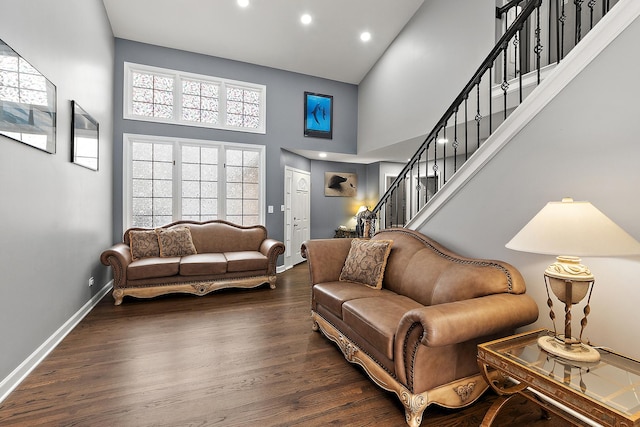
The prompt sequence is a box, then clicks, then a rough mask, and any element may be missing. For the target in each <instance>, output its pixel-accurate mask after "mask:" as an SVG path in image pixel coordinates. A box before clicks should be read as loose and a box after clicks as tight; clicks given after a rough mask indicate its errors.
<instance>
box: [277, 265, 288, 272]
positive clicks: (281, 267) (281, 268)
mask: <svg viewBox="0 0 640 427" xmlns="http://www.w3.org/2000/svg"><path fill="white" fill-rule="evenodd" d="M289 268H291V267H289ZM289 268H287V266H286V265H278V266H276V273H282V272H285V271H287V270H288V269H289Z"/></svg>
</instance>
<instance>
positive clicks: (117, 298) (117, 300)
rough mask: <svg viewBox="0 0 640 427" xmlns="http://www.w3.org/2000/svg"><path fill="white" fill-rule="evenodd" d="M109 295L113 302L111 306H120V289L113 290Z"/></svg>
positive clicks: (122, 293)
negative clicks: (111, 296)
mask: <svg viewBox="0 0 640 427" xmlns="http://www.w3.org/2000/svg"><path fill="white" fill-rule="evenodd" d="M111 295H113V299H114V300H115V302H114V303H113V305H120V304H122V299H123V298H124V291H123V290H122V289H114V290H113V293H112V294H111Z"/></svg>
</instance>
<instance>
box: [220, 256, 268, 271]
mask: <svg viewBox="0 0 640 427" xmlns="http://www.w3.org/2000/svg"><path fill="white" fill-rule="evenodd" d="M224 257H225V258H226V259H227V271H228V272H229V273H232V272H235V271H255V270H267V268H268V267H269V259H268V258H267V257H266V256H264V255H262V253H260V252H258V251H239V252H225V253H224Z"/></svg>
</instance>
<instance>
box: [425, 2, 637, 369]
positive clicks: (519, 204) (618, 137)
mask: <svg viewBox="0 0 640 427" xmlns="http://www.w3.org/2000/svg"><path fill="white" fill-rule="evenodd" d="M633 1H635V0H633ZM621 3H622V2H621ZM638 40H640V18H637V19H636V20H635V22H634V23H633V24H632V25H631V26H630V27H629V28H627V29H626V30H625V31H624V32H623V33H622V34H621V35H620V36H618V37H617V38H616V39H615V40H614V41H613V43H612V44H611V45H609V47H608V48H606V49H605V50H604V52H603V53H601V54H600V55H599V56H597V57H596V59H595V60H594V61H593V62H592V63H591V64H590V65H588V66H587V68H586V69H585V70H583V71H582V72H581V73H580V74H579V75H578V76H577V78H575V79H574V80H573V81H571V83H570V84H569V85H568V86H567V87H566V88H564V89H563V90H562V91H561V92H560V93H558V95H557V96H556V97H555V98H554V99H553V100H552V101H551V102H550V104H548V105H547V107H546V108H545V109H543V110H542V111H541V112H540V113H538V115H537V116H536V117H535V118H534V119H533V120H532V121H531V122H529V123H528V124H527V125H526V126H525V127H524V128H523V129H522V130H521V131H520V132H519V133H518V134H517V135H516V136H515V137H514V139H513V140H511V141H510V142H509V144H508V145H507V146H506V147H505V148H504V149H503V150H502V151H500V152H499V153H498V155H497V156H496V157H494V158H493V159H492V160H491V162H490V163H489V164H488V166H486V167H485V168H483V169H482V170H481V171H480V172H479V173H478V174H477V175H476V176H475V177H474V178H473V179H472V180H471V181H469V182H468V183H467V185H466V186H465V187H464V188H463V189H462V190H461V191H460V192H458V193H457V194H456V195H455V196H454V197H453V198H452V199H451V200H450V201H448V202H447V203H446V204H445V205H444V207H443V208H442V209H441V210H439V211H438V212H437V213H436V214H435V216H434V217H432V219H430V220H429V221H428V222H427V223H426V224H425V225H424V226H422V227H420V231H422V232H423V233H425V234H428V235H431V236H432V237H434V238H435V239H436V240H438V241H440V243H442V244H444V245H445V246H448V247H450V248H451V249H453V250H456V251H459V252H460V253H462V254H464V255H469V256H478V257H488V258H496V259H503V260H506V261H508V262H510V263H512V264H514V265H515V266H516V267H517V268H518V269H519V270H520V271H521V272H522V273H523V275H524V277H525V280H526V281H527V292H528V293H529V294H530V295H532V296H533V297H534V298H535V300H536V302H537V303H538V307H539V308H540V319H539V320H538V322H537V323H536V324H535V325H534V326H538V327H551V320H550V319H549V317H548V309H547V307H546V298H547V296H546V292H545V287H544V283H543V280H542V273H543V271H544V269H545V267H546V266H547V265H549V264H551V263H552V262H553V261H554V259H553V257H551V256H544V255H535V254H528V253H521V252H515V251H510V250H508V249H506V248H505V247H504V245H505V244H506V243H507V242H508V241H509V240H510V239H511V238H512V237H513V236H514V235H515V234H516V233H517V232H518V231H519V230H520V229H521V228H522V227H523V226H524V225H525V224H526V223H527V222H528V221H529V220H530V219H531V218H532V217H533V216H534V215H535V214H536V213H537V212H538V211H539V210H540V209H542V207H543V206H544V205H545V204H546V203H547V202H548V201H553V200H556V201H559V200H560V199H561V198H562V197H565V196H570V197H573V198H574V199H575V200H588V201H590V202H591V203H593V204H594V206H596V207H597V208H598V209H600V210H601V211H602V212H603V213H604V214H605V215H607V216H609V217H610V218H611V219H612V220H613V221H614V222H616V223H617V224H618V225H620V226H621V227H622V228H623V229H625V230H626V231H627V232H629V233H630V234H631V235H632V236H633V237H635V238H636V239H638V240H640V222H639V221H638V218H639V217H640V199H639V198H638V197H637V196H638V184H639V183H640V168H638V159H639V158H640V144H638V118H637V116H638V95H639V94H640V82H639V81H638V78H637V76H638V75H639V74H640V56H638V55H630V54H629V52H634V51H635V50H634V49H636V50H637V48H636V46H637V41H638ZM583 43H585V41H583ZM587 53H588V52H587ZM525 102H526V101H525ZM523 105H524V104H523ZM521 108H522V107H521ZM583 263H584V264H586V265H587V266H589V267H590V269H591V271H592V272H593V273H594V275H595V277H596V285H595V290H594V291H593V297H592V299H591V314H590V316H589V323H588V326H587V328H586V330H585V335H584V338H588V339H591V340H592V341H593V342H594V343H596V344H599V345H604V346H608V347H612V348H614V349H616V350H617V351H620V352H622V353H623V354H627V355H629V356H631V357H634V358H636V359H637V358H640V339H639V338H640V337H639V336H638V331H637V327H636V326H635V325H636V324H637V314H636V313H637V309H638V302H639V301H640V286H638V280H637V277H636V276H637V275H638V272H639V271H640V257H638V256H635V257H624V258H588V259H583ZM574 310H575V311H574V314H573V318H574V329H575V328H576V326H575V325H577V324H578V323H577V320H578V319H579V318H581V317H582V306H577V307H574ZM562 311H563V306H562V305H561V304H559V303H558V302H557V301H556V302H555V312H556V316H558V319H561V318H562V317H563V315H562ZM560 321H562V320H560ZM557 325H558V324H557ZM558 327H559V328H560V329H562V326H561V325H558Z"/></svg>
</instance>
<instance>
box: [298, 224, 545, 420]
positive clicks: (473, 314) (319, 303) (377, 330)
mask: <svg viewBox="0 0 640 427" xmlns="http://www.w3.org/2000/svg"><path fill="white" fill-rule="evenodd" d="M376 240H392V244H391V251H390V254H389V255H388V260H387V262H386V268H385V269H384V273H383V274H384V277H383V281H382V288H381V289H373V288H371V287H370V286H366V285H363V284H360V283H355V282H352V281H344V280H343V281H341V280H340V277H341V274H344V273H343V266H344V265H345V261H346V260H347V257H348V255H349V253H350V250H351V239H319V240H310V241H306V242H304V243H303V246H302V250H303V255H304V256H305V257H306V258H307V260H308V265H309V272H310V277H311V286H312V291H311V292H312V299H311V309H312V318H313V329H314V330H318V329H319V330H320V331H322V333H324V335H326V336H327V337H328V338H329V339H330V340H332V341H334V342H335V343H336V344H337V345H338V347H339V348H340V349H341V350H342V352H343V354H344V356H345V358H346V359H347V360H348V361H349V362H351V363H356V364H359V365H361V366H362V367H363V368H364V370H365V371H366V373H367V374H368V375H369V377H370V378H371V379H372V380H373V381H374V382H375V383H376V384H378V385H379V386H380V387H382V388H383V389H385V390H389V391H393V392H395V393H396V394H397V396H398V397H399V398H400V400H401V402H402V403H403V405H404V406H405V416H406V421H407V423H408V424H409V425H411V426H418V425H420V423H421V421H422V414H423V412H424V410H425V409H426V408H427V406H429V405H430V404H432V403H435V404H438V405H440V406H443V407H447V408H457V407H463V406H467V405H469V404H471V403H473V402H474V401H476V400H477V399H478V398H479V397H480V395H481V394H482V393H483V392H484V391H485V390H486V389H487V388H488V384H487V383H486V381H485V380H484V379H483V378H482V376H481V375H480V373H479V368H478V365H477V361H476V354H477V345H478V344H479V343H482V342H486V341H489V340H492V339H495V338H498V337H502V336H506V335H508V334H512V333H513V332H514V330H515V329H516V328H518V327H521V326H524V325H527V324H529V323H532V322H534V321H535V320H536V319H537V317H538V307H537V305H536V303H535V302H534V301H533V299H532V298H531V297H529V296H528V295H525V283H524V280H523V278H522V276H521V275H520V273H519V272H518V271H517V270H516V269H515V268H514V267H513V266H511V265H509V264H507V263H504V262H500V261H489V260H481V259H470V258H464V257H462V256H460V255H457V254H455V253H453V252H451V251H449V250H447V249H446V248H444V247H443V246H441V245H439V244H438V243H437V242H435V241H433V240H431V239H429V238H427V237H426V236H424V235H422V234H420V233H417V232H415V231H411V230H407V229H402V228H398V229H388V230H383V231H380V232H378V233H377V234H376V235H375V236H374V237H373V238H372V241H376ZM369 267H370V266H367V267H365V268H369Z"/></svg>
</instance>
